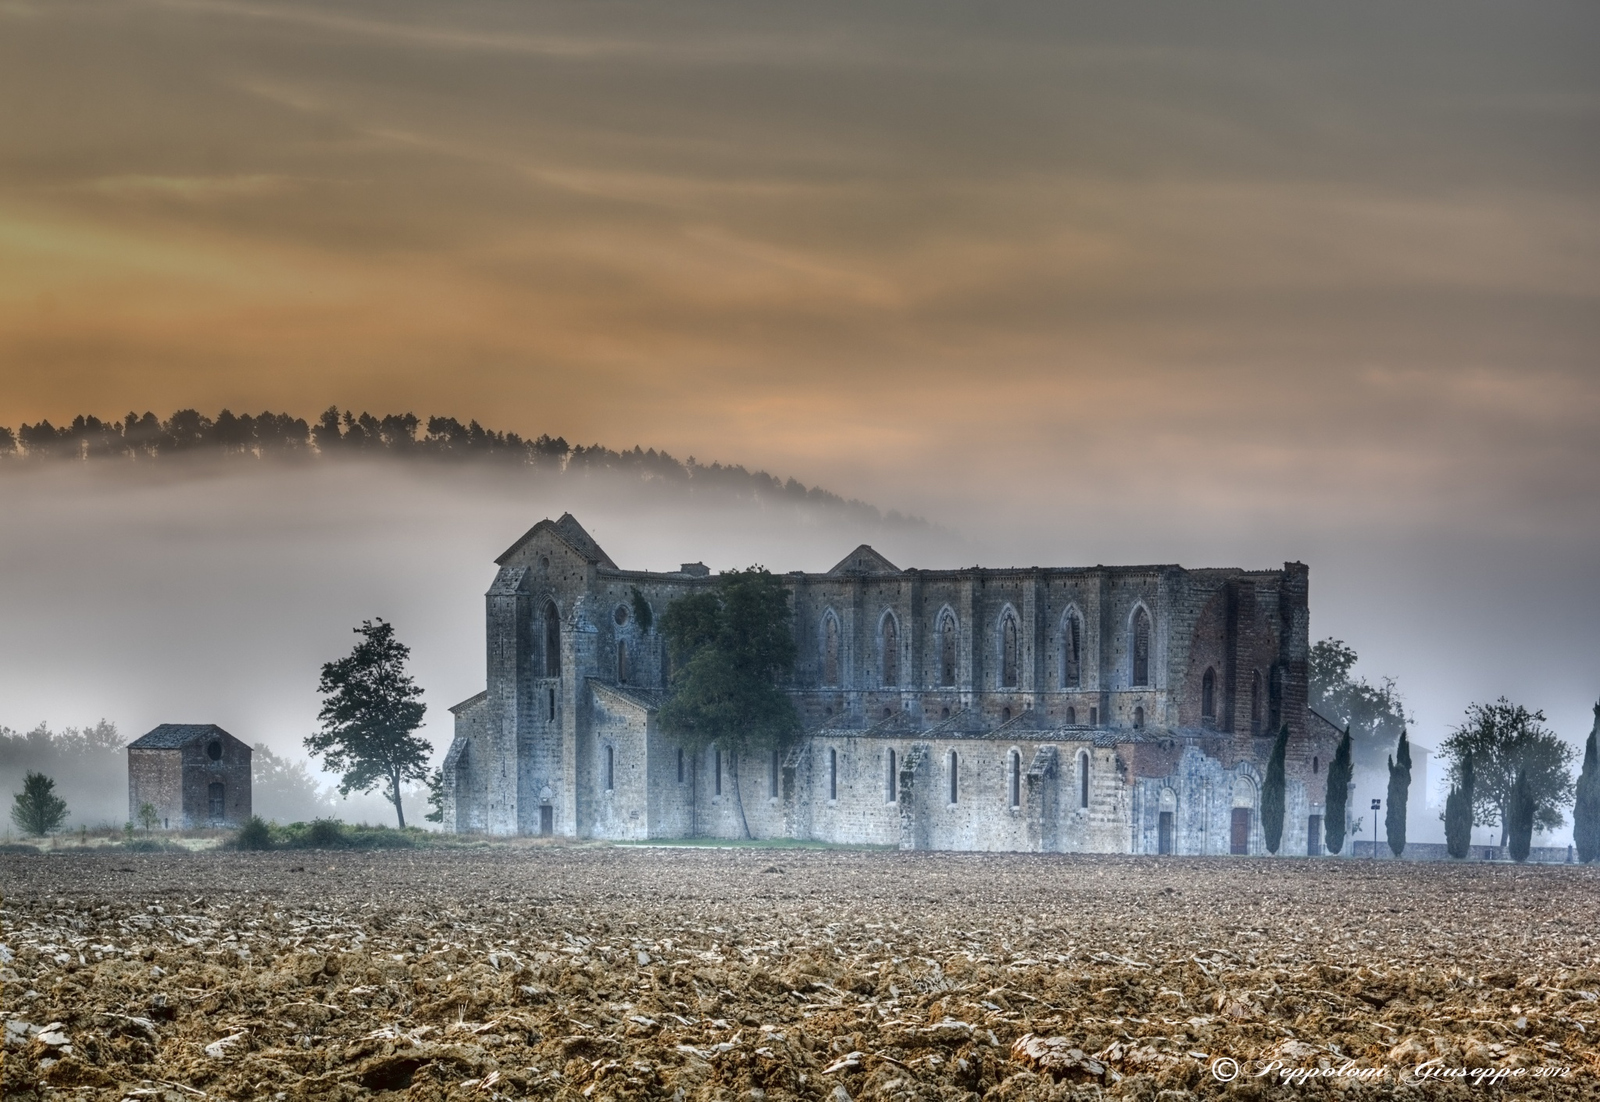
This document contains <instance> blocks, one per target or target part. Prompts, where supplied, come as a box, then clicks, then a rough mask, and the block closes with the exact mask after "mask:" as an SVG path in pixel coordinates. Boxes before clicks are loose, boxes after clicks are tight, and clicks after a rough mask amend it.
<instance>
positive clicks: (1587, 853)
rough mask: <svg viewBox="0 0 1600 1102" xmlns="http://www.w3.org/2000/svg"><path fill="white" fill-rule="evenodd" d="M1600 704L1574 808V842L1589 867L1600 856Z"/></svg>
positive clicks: (1596, 712) (1586, 744)
mask: <svg viewBox="0 0 1600 1102" xmlns="http://www.w3.org/2000/svg"><path fill="white" fill-rule="evenodd" d="M1596 740H1600V704H1596V705H1595V706H1594V726H1593V727H1591V728H1590V729H1589V741H1588V742H1586V743H1585V744H1584V747H1583V772H1582V773H1580V774H1578V801H1577V803H1576V804H1574V805H1573V808H1572V841H1573V844H1574V845H1576V846H1577V848H1578V860H1579V861H1582V862H1583V863H1584V864H1586V865H1587V864H1588V863H1589V862H1591V861H1593V860H1594V859H1595V858H1597V857H1600V746H1597V744H1596Z"/></svg>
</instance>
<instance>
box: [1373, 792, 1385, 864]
mask: <svg viewBox="0 0 1600 1102" xmlns="http://www.w3.org/2000/svg"><path fill="white" fill-rule="evenodd" d="M1382 806H1383V801H1382V800H1373V801H1372V859H1373V860H1374V861H1376V860H1377V859H1378V809H1379V808H1380V807H1382Z"/></svg>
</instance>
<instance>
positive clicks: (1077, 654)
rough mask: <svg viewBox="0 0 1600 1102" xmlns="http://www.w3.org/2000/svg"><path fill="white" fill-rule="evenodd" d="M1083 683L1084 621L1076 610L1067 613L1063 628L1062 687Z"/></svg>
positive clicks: (1071, 686) (1074, 687) (1067, 687)
mask: <svg viewBox="0 0 1600 1102" xmlns="http://www.w3.org/2000/svg"><path fill="white" fill-rule="evenodd" d="M1082 684H1083V621H1082V620H1080V619H1079V618H1078V614H1077V613H1076V612H1069V613H1067V620H1066V623H1065V624H1063V625H1062V628H1061V687H1062V688H1063V689H1076V688H1077V687H1078V686H1079V685H1082Z"/></svg>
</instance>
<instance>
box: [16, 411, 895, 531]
mask: <svg viewBox="0 0 1600 1102" xmlns="http://www.w3.org/2000/svg"><path fill="white" fill-rule="evenodd" d="M194 455H226V456H244V457H250V458H255V459H266V458H272V457H307V458H321V457H331V456H350V455H369V456H385V457H391V456H392V457H406V458H416V459H475V460H490V461H494V462H499V463H505V464H508V465H512V466H524V467H534V468H540V469H543V470H548V471H558V472H570V473H582V472H586V471H617V472H622V473H626V474H629V475H632V476H633V477H636V478H639V479H640V480H642V481H660V482H664V483H669V484H676V485H680V486H682V487H684V488H685V489H690V490H694V491H707V490H709V491H714V492H719V493H725V494H733V495H738V496H746V497H754V498H760V499H763V500H768V501H789V502H794V503H805V504H810V505H820V506H824V507H827V508H832V509H843V510H846V511H848V512H850V513H853V514H856V515H859V516H861V517H862V518H864V519H868V520H873V521H877V520H887V521H890V522H891V523H908V522H910V523H921V522H917V521H914V520H912V518H908V517H905V516H902V515H901V514H899V513H897V512H895V511H893V510H891V511H889V512H888V513H880V512H879V511H878V510H877V509H876V508H875V507H873V506H871V505H869V504H867V503H866V502H863V501H859V500H856V499H854V498H845V497H841V496H840V495H838V494H835V493H832V492H831V491H828V490H824V489H822V488H821V487H819V486H806V485H805V484H804V483H802V482H800V481H798V480H797V479H794V478H789V479H780V478H777V477H775V476H773V475H770V474H768V473H767V472H766V471H751V470H748V469H746V468H745V467H742V466H738V465H731V466H724V465H723V464H721V463H717V462H713V463H710V464H702V463H700V462H699V461H698V460H696V459H695V457H694V456H690V457H689V458H688V459H686V460H679V459H677V458H675V457H674V456H672V455H670V454H668V453H667V452H665V451H657V450H656V449H654V448H649V449H646V448H641V447H639V446H637V445H635V446H634V447H633V448H632V449H631V450H628V449H624V450H622V451H613V450H612V449H610V448H607V447H605V446H603V445H601V444H592V445H589V446H583V445H578V446H573V445H571V444H569V443H567V441H566V439H565V438H563V437H560V436H557V437H554V438H552V437H550V436H548V435H541V436H538V437H533V438H525V437H523V436H520V435H518V434H517V433H514V432H498V431H495V430H493V429H488V428H485V427H484V426H482V425H480V424H479V423H478V422H477V421H471V420H469V421H468V422H467V423H466V424H462V423H461V422H460V421H459V420H457V419H456V418H454V417H429V418H427V420H426V421H424V420H423V419H422V418H420V417H418V416H417V415H416V414H414V413H390V414H385V415H384V416H382V417H378V416H375V415H373V414H371V413H367V412H364V411H363V412H362V413H359V414H356V413H352V412H351V411H350V410H344V411H342V412H341V411H340V410H339V409H338V408H337V407H336V406H329V407H328V408H327V409H326V410H324V411H323V412H322V415H321V416H320V417H318V418H316V419H315V420H314V421H307V420H306V419H305V418H303V417H295V416H293V415H292V414H288V413H272V412H270V411H263V412H262V413H259V414H255V415H251V414H248V413H244V414H238V415H235V414H234V413H232V412H231V411H229V410H226V409H224V410H223V411H222V412H220V413H219V414H217V416H216V417H215V418H211V417H207V416H205V415H204V414H202V413H200V412H198V411H197V410H193V409H182V410H178V411H177V412H176V413H174V414H172V416H170V417H168V418H166V419H165V420H162V419H160V418H158V417H156V415H155V414H153V413H150V412H148V411H146V412H145V413H143V414H136V413H133V412H129V413H128V414H127V416H125V417H123V418H122V419H121V420H120V421H119V420H116V419H112V420H107V421H102V420H101V419H100V418H98V417H94V416H89V415H83V414H80V415H78V416H77V417H74V418H73V419H72V421H71V423H69V424H65V425H61V426H56V425H53V424H51V423H50V422H49V421H48V420H45V421H39V422H36V423H34V424H26V423H24V424H23V425H22V426H21V427H20V428H19V429H18V430H17V431H15V432H13V431H12V430H11V429H9V428H6V427H4V426H0V460H7V459H9V460H12V461H17V462H29V461H48V460H56V461H61V460H75V461H84V460H111V459H120V460H125V461H151V460H158V459H162V458H170V457H177V456H194Z"/></svg>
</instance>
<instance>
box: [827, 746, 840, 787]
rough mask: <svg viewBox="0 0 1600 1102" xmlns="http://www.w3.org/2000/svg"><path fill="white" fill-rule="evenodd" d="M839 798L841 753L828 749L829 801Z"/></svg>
mask: <svg viewBox="0 0 1600 1102" xmlns="http://www.w3.org/2000/svg"><path fill="white" fill-rule="evenodd" d="M838 798H839V751H837V750H835V749H833V748H831V747H830V748H829V749H828V799H830V800H837V799H838Z"/></svg>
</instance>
